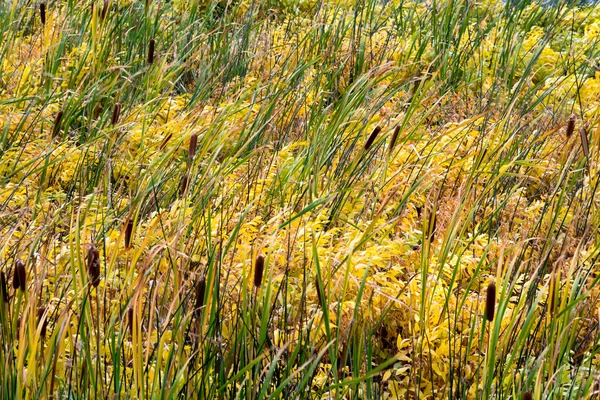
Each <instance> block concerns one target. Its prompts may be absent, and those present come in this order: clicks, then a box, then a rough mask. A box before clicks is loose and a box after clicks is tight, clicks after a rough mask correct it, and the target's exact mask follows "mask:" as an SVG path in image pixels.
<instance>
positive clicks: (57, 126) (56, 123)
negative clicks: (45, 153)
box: [52, 110, 64, 138]
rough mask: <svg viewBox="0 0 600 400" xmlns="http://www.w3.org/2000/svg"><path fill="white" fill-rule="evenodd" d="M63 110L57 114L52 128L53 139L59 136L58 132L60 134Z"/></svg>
mask: <svg viewBox="0 0 600 400" xmlns="http://www.w3.org/2000/svg"><path fill="white" fill-rule="evenodd" d="M63 114H64V112H63V110H60V111H59V112H57V113H56V117H55V118H54V127H53V128H52V137H53V138H54V137H56V136H58V132H60V122H61V120H62V117H63Z"/></svg>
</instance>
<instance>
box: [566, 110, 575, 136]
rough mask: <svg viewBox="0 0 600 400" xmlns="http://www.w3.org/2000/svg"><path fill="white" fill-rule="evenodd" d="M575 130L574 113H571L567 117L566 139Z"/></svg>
mask: <svg viewBox="0 0 600 400" xmlns="http://www.w3.org/2000/svg"><path fill="white" fill-rule="evenodd" d="M574 131H575V114H571V116H570V117H569V119H568V120H567V132H566V135H567V139H568V138H570V137H571V135H572V134H573V132H574Z"/></svg>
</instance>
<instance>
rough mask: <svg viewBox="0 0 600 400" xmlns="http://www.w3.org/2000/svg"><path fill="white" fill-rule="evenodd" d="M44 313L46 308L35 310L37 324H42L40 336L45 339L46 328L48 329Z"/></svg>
mask: <svg viewBox="0 0 600 400" xmlns="http://www.w3.org/2000/svg"><path fill="white" fill-rule="evenodd" d="M45 312H46V307H40V308H38V309H37V317H38V324H40V323H41V324H42V329H41V332H40V336H41V337H42V338H45V337H46V328H47V327H48V318H46V317H44V313H45Z"/></svg>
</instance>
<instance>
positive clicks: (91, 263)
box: [87, 245, 100, 287]
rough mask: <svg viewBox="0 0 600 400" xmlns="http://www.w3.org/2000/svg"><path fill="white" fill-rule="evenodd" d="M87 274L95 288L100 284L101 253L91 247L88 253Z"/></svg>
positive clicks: (94, 247)
mask: <svg viewBox="0 0 600 400" xmlns="http://www.w3.org/2000/svg"><path fill="white" fill-rule="evenodd" d="M87 272H88V275H89V278H90V281H91V283H92V286H93V287H98V285H99V284H100V253H99V252H98V249H97V248H96V246H94V245H91V246H90V247H89V248H88V251H87Z"/></svg>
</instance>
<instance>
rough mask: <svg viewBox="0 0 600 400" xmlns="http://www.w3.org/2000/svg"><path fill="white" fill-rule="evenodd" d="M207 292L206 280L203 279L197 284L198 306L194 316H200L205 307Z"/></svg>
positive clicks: (195, 308)
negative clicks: (205, 294)
mask: <svg viewBox="0 0 600 400" xmlns="http://www.w3.org/2000/svg"><path fill="white" fill-rule="evenodd" d="M205 292H206V279H204V277H203V278H201V279H200V280H199V281H198V283H197V284H196V306H195V307H194V314H196V316H199V315H200V313H201V312H202V307H204V293H205Z"/></svg>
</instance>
